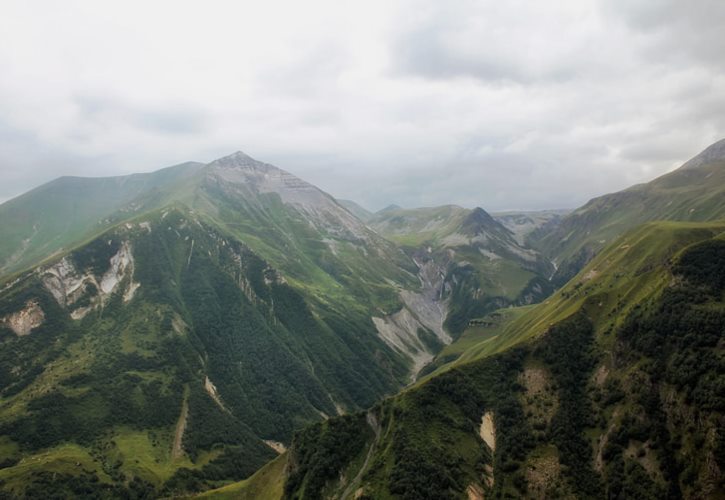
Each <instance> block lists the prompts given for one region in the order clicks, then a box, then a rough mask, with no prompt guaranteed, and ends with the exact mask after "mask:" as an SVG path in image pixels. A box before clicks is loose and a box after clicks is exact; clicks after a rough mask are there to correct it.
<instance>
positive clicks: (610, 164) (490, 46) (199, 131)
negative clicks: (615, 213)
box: [0, 0, 725, 210]
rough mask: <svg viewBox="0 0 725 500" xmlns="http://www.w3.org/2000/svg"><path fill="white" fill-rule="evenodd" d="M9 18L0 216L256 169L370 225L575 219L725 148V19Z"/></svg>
mask: <svg viewBox="0 0 725 500" xmlns="http://www.w3.org/2000/svg"><path fill="white" fill-rule="evenodd" d="M0 5H1V6H2V16H1V17H0V201H3V200H7V199H9V198H12V197H14V196H16V195H18V194H20V193H22V192H24V191H26V190H28V189H30V188H32V187H34V186H36V185H38V184H40V183H43V182H46V181H49V180H51V179H53V178H55V177H58V176H60V175H92V176H102V175H119V174H126V173H131V172H139V171H151V170H155V169H157V168H160V167H163V166H168V165H172V164H176V163H180V162H183V161H186V160H198V161H205V162H206V161H211V160H213V159H215V158H217V157H219V156H223V155H225V154H228V153H231V152H233V151H236V150H243V151H244V152H246V153H247V154H249V155H251V156H253V157H255V158H257V159H259V160H263V161H267V162H270V163H274V164H276V165H277V166H279V167H281V168H284V169H286V170H289V171H291V172H292V173H294V174H297V175H299V176H300V177H303V178H305V179H306V180H308V181H310V182H313V183H314V184H317V185H318V186H320V187H321V188H323V189H325V190H326V191H328V192H330V193H331V194H333V195H335V196H338V197H342V198H351V199H354V200H356V201H358V202H360V203H361V204H363V205H364V206H366V207H368V208H371V209H378V208H381V207H383V206H385V205H387V204H389V203H393V202H394V203H398V204H400V205H403V206H407V207H413V206H423V205H437V204H443V203H457V204H460V205H464V206H476V205H479V206H482V207H484V208H486V209H489V210H503V209H539V208H555V207H574V206H578V205H580V204H582V203H583V202H585V201H586V200H587V199H589V198H591V197H592V196H595V195H598V194H602V193H605V192H609V191H613V190H618V189H621V188H624V187H626V186H629V185H631V184H633V183H637V182H642V181H647V180H650V179H652V178H654V177H655V176H657V175H659V174H661V173H664V172H666V171H668V170H671V169H673V168H675V167H676V166H678V165H679V164H681V163H682V162H683V161H685V160H686V159H688V158H689V157H690V156H693V155H694V154H696V153H697V152H698V151H699V150H701V149H702V148H704V147H705V146H707V145H708V144H710V143H712V142H714V141H715V140H717V139H720V138H723V137H725V57H723V54H725V36H723V34H722V33H723V32H722V30H723V26H725V2H723V1H722V0H690V1H688V2H684V1H681V0H600V1H597V0H558V1H556V2H541V1H537V0H509V1H505V2H502V1H500V0H497V1H495V2H494V1H487V0H471V1H468V0H449V1H445V2H442V1H439V0H418V1H410V2H407V1H400V2H398V1H390V0H384V1H369V0H368V1H365V2H346V1H340V0H334V1H329V2H325V1H313V0H306V1H303V2H300V1H288V2H280V1H274V0H272V1H269V0H267V1H264V2H260V1H255V2H246V1H221V0H208V1H204V2H201V1H196V2H189V1H179V0H174V1H161V0H154V1H148V0H146V1H128V0H127V1H124V2H98V1H92V0H90V1H70V0H67V1H64V2H57V1H32V0H31V1H28V0H20V1H8V0H0Z"/></svg>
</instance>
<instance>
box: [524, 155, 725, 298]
mask: <svg viewBox="0 0 725 500" xmlns="http://www.w3.org/2000/svg"><path fill="white" fill-rule="evenodd" d="M723 215H725V161H723V160H722V159H721V160H719V161H710V162H708V163H705V164H702V165H699V166H698V167H697V168H681V169H678V170H675V171H674V172H671V173H669V174H667V175H664V176H662V177H659V178H657V179H655V180H654V181H652V182H649V183H647V184H640V185H637V186H633V187H631V188H629V189H626V190H624V191H620V192H618V193H613V194H608V195H604V196H600V197H599V198H594V199H593V200H591V201H590V202H589V203H587V204H586V205H584V206H583V207H581V208H579V209H577V210H575V211H574V212H572V213H571V214H569V215H568V216H566V217H564V218H563V219H562V220H561V223H560V224H559V225H558V226H557V227H556V228H555V230H553V231H550V230H548V229H542V230H539V231H538V232H535V233H534V234H533V235H532V238H530V240H531V241H533V244H534V246H535V247H536V248H539V249H540V250H542V251H543V252H544V253H545V254H546V255H548V256H549V257H550V258H552V259H554V260H556V261H557V262H558V263H559V270H558V272H557V275H556V276H555V282H556V283H557V284H559V285H562V284H564V283H566V282H567V281H568V280H569V279H570V278H571V277H573V276H574V275H575V274H576V273H577V272H579V270H580V269H581V268H582V267H583V266H584V265H585V264H586V263H587V262H588V261H589V260H590V259H591V258H592V257H593V256H594V255H595V254H596V253H597V252H599V251H600V250H601V249H603V248H604V247H606V246H607V245H609V244H610V243H611V242H612V241H614V240H615V239H616V238H617V237H619V236H620V235H621V234H623V233H624V232H625V231H627V230H628V229H631V228H633V227H636V226H638V225H640V224H642V223H645V222H649V221H655V220H679V221H709V220H716V219H719V218H722V217H723Z"/></svg>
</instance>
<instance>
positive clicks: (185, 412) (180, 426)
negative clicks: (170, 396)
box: [171, 387, 189, 459]
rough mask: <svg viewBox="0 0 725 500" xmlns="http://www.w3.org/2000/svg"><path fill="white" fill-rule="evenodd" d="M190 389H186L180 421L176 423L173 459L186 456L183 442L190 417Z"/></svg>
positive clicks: (172, 450)
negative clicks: (187, 420)
mask: <svg viewBox="0 0 725 500" xmlns="http://www.w3.org/2000/svg"><path fill="white" fill-rule="evenodd" d="M188 399H189V388H188V387H185V388H184V400H183V401H182V402H181V414H180V415H179V420H178V421H177V422H176V432H175V434H174V445H173V446H172V448H171V458H172V459H177V458H181V456H182V455H183V454H184V448H182V446H181V442H182V440H183V438H184V431H185V430H186V419H187V417H188V416H189V402H188Z"/></svg>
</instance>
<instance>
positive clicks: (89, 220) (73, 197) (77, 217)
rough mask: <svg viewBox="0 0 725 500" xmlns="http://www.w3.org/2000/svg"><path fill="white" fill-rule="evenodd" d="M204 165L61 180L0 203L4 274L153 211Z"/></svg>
mask: <svg viewBox="0 0 725 500" xmlns="http://www.w3.org/2000/svg"><path fill="white" fill-rule="evenodd" d="M203 166H204V165H203V164H202V163H196V162H189V163H184V164H181V165H177V166H174V167H169V168H165V169H162V170H158V171H156V172H153V173H150V174H133V175H128V176H121V177H103V178H84V177H61V178H59V179H56V180H54V181H52V182H49V183H47V184H44V185H42V186H40V187H38V188H36V189H33V190H32V191H29V192H27V193H25V194H23V195H21V196H18V197H17V198H14V199H12V200H9V201H7V202H5V203H3V204H2V205H0V228H2V229H1V230H0V231H1V233H2V238H0V276H3V275H5V274H7V273H12V272H16V271H19V270H22V269H24V268H27V267H28V266H30V265H31V264H33V263H35V262H38V261H39V260H42V259H43V258H46V257H48V256H50V255H53V254H55V253H59V252H63V251H68V250H70V249H71V246H72V245H73V244H77V243H78V242H80V241H83V240H84V239H86V238H89V237H91V236H92V235H93V234H97V233H98V232H99V231H101V230H103V229H105V228H108V227H110V226H111V225H113V224H114V223H117V222H118V221H119V220H122V219H125V218H128V217H131V216H132V215H133V214H134V213H137V212H139V211H140V210H142V209H148V208H149V207H153V206H155V205H157V204H159V203H163V200H164V199H165V198H166V197H168V196H169V193H172V192H174V191H175V190H177V189H178V187H177V186H179V185H180V184H183V182H184V181H185V180H186V179H188V178H189V177H192V176H194V174H196V173H198V172H199V170H200V169H201V168H202V167H203Z"/></svg>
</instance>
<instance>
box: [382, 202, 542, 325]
mask: <svg viewBox="0 0 725 500" xmlns="http://www.w3.org/2000/svg"><path fill="white" fill-rule="evenodd" d="M368 224H369V225H370V227H372V228H373V229H375V230H376V231H377V232H378V233H380V234H381V235H383V236H385V237H386V238H387V239H389V240H391V241H393V242H395V243H397V244H398V245H400V246H401V248H403V250H404V251H405V252H406V253H407V254H408V255H410V256H412V258H413V259H414V260H415V262H416V263H417V264H418V265H419V266H421V268H423V267H425V266H427V267H432V268H434V269H437V272H436V275H437V276H439V278H438V279H439V280H440V281H441V284H440V286H439V287H438V288H440V290H441V297H442V298H444V299H445V300H447V301H448V314H447V316H446V323H445V324H446V325H447V327H448V329H449V330H450V332H451V333H452V334H453V336H454V338H455V337H457V336H458V335H460V333H461V332H463V330H464V329H465V328H466V326H467V325H468V322H469V321H470V320H472V319H474V318H479V317H481V316H484V315H486V314H487V313H488V312H491V311H492V310H495V309H498V308H500V307H505V306H508V305H511V304H527V303H533V302H538V301H539V300H541V299H543V298H544V297H545V296H546V295H548V294H549V293H550V292H551V287H550V285H549V282H548V277H549V275H550V274H551V273H552V272H553V268H552V267H551V264H550V263H549V262H548V261H547V260H546V259H544V258H542V257H541V256H540V255H539V254H538V253H537V252H536V251H534V250H532V249H531V248H528V247H525V246H523V245H521V244H520V243H519V242H518V241H517V239H516V236H515V234H514V233H513V232H512V231H511V230H509V229H508V228H506V227H505V226H503V225H502V224H501V223H500V222H498V221H497V220H496V219H494V218H493V217H491V215H489V214H488V213H487V212H486V211H485V210H483V209H482V208H475V209H472V210H469V209H465V208H462V207H458V206H455V205H445V206H441V207H430V208H417V209H401V208H389V209H386V210H384V211H381V212H378V213H376V214H375V216H374V217H373V218H372V219H371V220H370V221H369V222H368Z"/></svg>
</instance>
